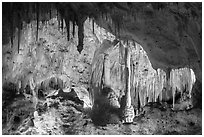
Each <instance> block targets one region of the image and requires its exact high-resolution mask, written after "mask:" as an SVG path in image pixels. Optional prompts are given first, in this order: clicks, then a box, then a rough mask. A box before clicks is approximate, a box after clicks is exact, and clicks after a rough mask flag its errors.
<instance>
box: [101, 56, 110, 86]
mask: <svg viewBox="0 0 204 137" xmlns="http://www.w3.org/2000/svg"><path fill="white" fill-rule="evenodd" d="M103 64H104V65H103V66H104V72H103V73H104V85H105V86H106V87H110V85H111V84H110V62H109V56H108V54H106V55H104V63H103Z"/></svg>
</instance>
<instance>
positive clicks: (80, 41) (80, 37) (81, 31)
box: [77, 17, 85, 53]
mask: <svg viewBox="0 0 204 137" xmlns="http://www.w3.org/2000/svg"><path fill="white" fill-rule="evenodd" d="M82 18H83V17H78V46H77V50H78V51H79V53H81V51H82V50H83V40H84V21H85V20H84V19H82Z"/></svg>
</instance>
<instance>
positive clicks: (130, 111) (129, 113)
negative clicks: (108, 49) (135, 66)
mask: <svg viewBox="0 0 204 137" xmlns="http://www.w3.org/2000/svg"><path fill="white" fill-rule="evenodd" d="M130 74H131V71H130V51H129V43H128V41H127V45H125V79H126V80H125V101H126V102H125V108H124V112H123V115H124V123H132V122H133V118H134V117H135V114H134V108H133V106H132V104H131V93H130V88H131V87H130Z"/></svg>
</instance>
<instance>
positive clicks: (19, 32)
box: [18, 13, 21, 53]
mask: <svg viewBox="0 0 204 137" xmlns="http://www.w3.org/2000/svg"><path fill="white" fill-rule="evenodd" d="M20 40H21V16H20V13H18V53H19V50H20Z"/></svg>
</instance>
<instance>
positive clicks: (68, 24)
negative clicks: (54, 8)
mask: <svg viewBox="0 0 204 137" xmlns="http://www.w3.org/2000/svg"><path fill="white" fill-rule="evenodd" d="M65 23H66V28H67V40H68V41H69V40H70V23H69V19H67V18H65Z"/></svg>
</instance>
